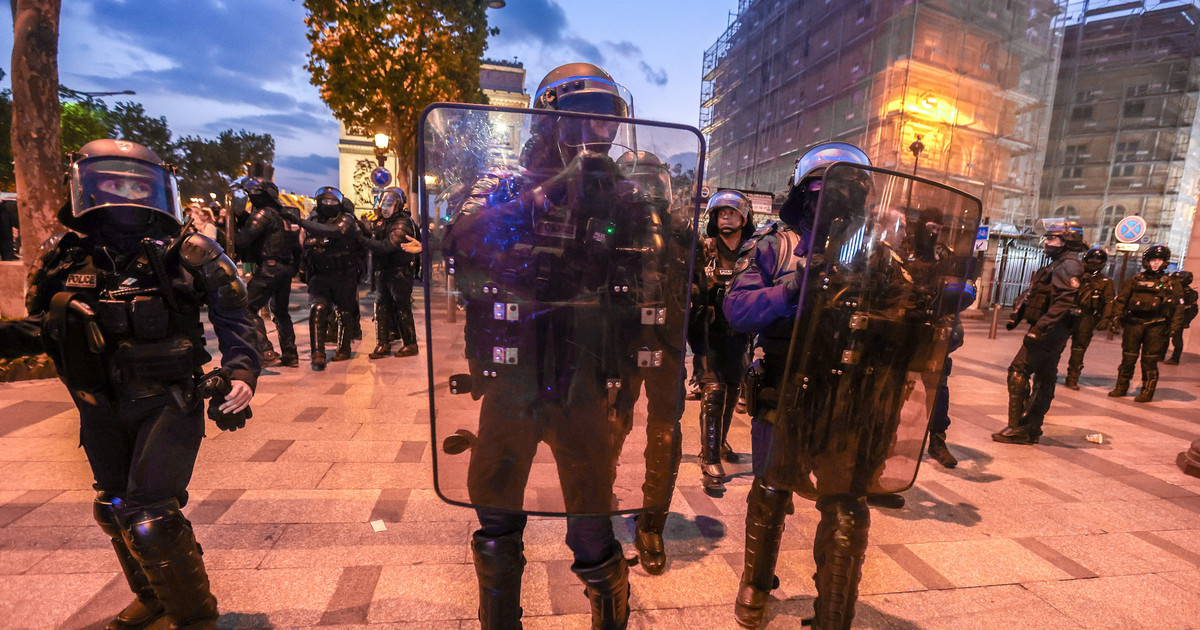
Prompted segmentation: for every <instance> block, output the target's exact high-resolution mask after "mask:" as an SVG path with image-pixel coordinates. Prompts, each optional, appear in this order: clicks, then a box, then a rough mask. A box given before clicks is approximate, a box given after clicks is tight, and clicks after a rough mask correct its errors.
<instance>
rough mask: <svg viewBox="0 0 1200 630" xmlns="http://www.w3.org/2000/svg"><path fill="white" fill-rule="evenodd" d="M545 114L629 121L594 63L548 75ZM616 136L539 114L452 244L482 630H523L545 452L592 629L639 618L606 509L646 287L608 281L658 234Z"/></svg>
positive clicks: (598, 125)
mask: <svg viewBox="0 0 1200 630" xmlns="http://www.w3.org/2000/svg"><path fill="white" fill-rule="evenodd" d="M534 108H535V109H542V110H555V111H563V112H580V113H588V114H600V115H607V116H613V115H617V116H624V115H625V114H626V113H627V112H628V105H627V101H626V100H625V99H623V98H621V95H620V93H619V91H618V89H617V87H616V85H615V83H614V82H613V79H612V77H611V76H609V75H608V74H607V73H606V72H604V71H603V70H601V69H600V68H598V67H596V66H594V65H592V64H588V63H572V64H567V65H564V66H560V67H558V68H556V69H554V70H552V71H551V72H550V73H549V74H547V75H546V77H545V78H544V79H543V80H542V81H541V83H540V84H539V86H538V89H537V92H536V94H535V96H534ZM617 129H618V123H616V122H610V121H607V120H605V119H604V118H601V117H599V116H589V117H572V116H557V115H539V116H534V117H533V121H532V127H531V132H530V133H531V137H530V139H529V140H528V141H527V142H526V143H525V145H524V147H523V148H522V150H521V157H520V167H521V170H520V172H519V173H513V172H512V171H508V172H506V173H505V172H497V173H492V174H489V175H486V176H484V177H483V178H481V179H480V180H479V181H476V182H474V183H473V185H471V192H470V197H469V198H468V199H467V201H466V202H465V204H464V205H463V206H462V208H461V209H460V210H459V212H458V213H457V214H456V215H455V216H454V218H453V220H452V221H451V223H450V224H449V225H448V226H447V229H446V233H445V237H444V240H443V244H442V246H443V251H444V253H445V255H446V259H447V264H448V265H449V266H451V268H453V269H454V274H455V278H456V282H457V286H458V288H459V289H460V291H461V292H462V295H463V298H464V300H465V310H466V313H465V314H466V325H465V328H464V333H465V337H466V349H465V353H466V358H467V361H468V364H469V366H470V369H471V374H470V375H469V377H467V376H465V375H464V376H463V377H462V378H463V379H468V378H469V380H460V381H459V386H458V387H459V388H461V387H462V383H463V382H467V383H468V384H469V385H468V387H469V391H470V393H471V395H472V396H473V397H474V398H477V399H481V401H482V402H481V408H480V411H479V417H478V437H477V438H474V439H473V444H472V446H470V449H471V453H470V460H469V468H468V471H467V474H466V480H467V481H466V485H467V490H468V492H469V495H470V503H471V504H472V505H475V506H479V507H477V508H476V512H477V515H478V517H479V522H480V529H479V530H478V531H476V532H475V533H474V535H473V536H472V543H471V549H472V553H473V557H474V562H475V571H476V575H477V577H478V581H479V597H480V604H479V618H480V623H481V627H482V628H484V629H485V630H488V629H496V628H519V627H520V618H521V607H520V592H521V591H520V584H521V577H522V574H523V571H524V565H525V558H524V554H523V552H522V549H523V543H522V538H523V533H524V529H525V525H526V522H527V517H526V516H525V514H524V513H522V510H523V509H524V499H525V497H524V493H525V490H526V488H525V482H526V481H527V480H528V477H529V471H530V466H531V465H532V463H533V457H534V452H535V451H536V449H537V446H538V443H539V442H545V443H546V444H547V445H548V446H549V448H550V451H551V452H552V454H553V457H554V461H555V463H556V467H555V468H556V469H557V471H558V474H559V475H560V478H559V483H560V485H561V495H562V497H563V500H564V502H565V506H566V507H565V513H566V514H569V516H567V527H566V530H567V534H566V542H567V546H568V547H570V548H571V551H572V553H573V555H574V557H575V562H574V564H573V565H572V567H571V570H572V571H573V572H574V573H575V574H576V575H577V576H578V577H579V578H580V580H582V581H583V583H584V584H585V585H586V590H587V595H588V598H589V600H590V601H591V608H592V627H593V628H624V627H625V626H626V623H627V621H628V617H629V577H628V574H629V567H628V564H627V563H626V561H625V558H624V556H623V555H622V551H621V545H620V543H619V542H618V541H617V539H616V537H615V536H614V534H613V529H612V521H611V519H610V517H609V516H608V514H609V513H610V512H611V511H612V508H613V494H612V493H613V482H614V480H615V475H616V455H615V453H614V452H613V449H615V448H616V447H617V445H619V443H620V442H622V441H623V439H624V435H625V434H626V433H627V432H628V431H627V429H626V428H625V427H624V426H622V425H623V422H620V421H617V420H619V419H623V418H624V417H625V415H624V414H623V413H622V411H623V409H624V407H623V405H621V404H620V403H619V401H618V398H619V396H620V393H619V390H620V389H623V388H624V387H623V375H624V374H625V371H626V370H627V369H628V364H627V363H626V362H625V361H624V359H623V358H622V357H621V355H622V354H623V352H624V350H625V349H626V348H627V345H626V342H627V340H628V339H629V338H630V337H631V336H633V334H635V333H634V331H635V330H636V329H635V328H634V327H636V326H638V325H639V313H638V309H637V308H636V305H637V302H636V301H634V300H633V298H634V297H635V296H633V295H631V293H630V288H631V286H630V285H634V287H636V284H635V283H634V282H633V280H634V279H636V277H637V276H636V275H635V276H633V277H632V278H629V277H627V278H624V279H623V280H620V281H619V282H623V283H624V282H628V283H629V284H618V285H616V286H615V288H614V286H612V285H610V284H609V282H608V280H607V278H608V277H609V276H608V271H610V270H612V269H613V268H614V265H615V266H620V267H623V266H624V265H625V264H626V263H627V264H628V265H630V267H625V268H626V269H629V271H630V273H635V274H636V270H635V269H634V268H633V267H632V266H633V265H636V264H638V261H640V260H641V259H642V256H643V254H644V253H649V251H650V250H648V249H645V248H646V247H647V246H648V244H647V243H644V242H642V241H641V239H640V238H639V237H638V235H643V234H646V233H647V231H646V228H647V227H648V226H646V225H645V220H646V218H647V217H648V216H649V213H648V211H647V209H646V207H645V203H646V200H645V198H644V197H643V196H641V195H638V194H637V189H636V187H635V186H634V184H633V183H632V182H630V181H628V180H627V179H626V178H625V177H624V176H623V175H622V174H621V172H620V169H619V167H618V166H617V165H616V163H615V161H614V160H612V159H611V158H610V157H609V156H608V151H609V150H610V148H611V146H612V143H613V140H614V135H615V133H616V132H617ZM650 247H651V248H652V246H650ZM597 265H599V266H597ZM614 281H617V280H614ZM622 288H624V290H622ZM580 295H583V296H591V295H595V296H596V299H594V300H592V299H588V300H584V301H583V302H577V301H576V297H577V296H580ZM626 306H628V307H629V308H625V307H626ZM610 313H620V314H623V315H625V317H619V318H617V319H612V318H610V317H608V316H607V314H610ZM654 316H655V315H654V314H653V313H652V314H651V317H652V318H653V317H654ZM626 324H629V325H630V326H629V327H628V328H627V327H625V325H626ZM651 355H652V353H651ZM647 361H651V362H652V361H653V356H649V357H647ZM452 387H453V386H452ZM458 393H464V392H463V391H462V390H461V389H458ZM447 452H448V453H449V451H447ZM440 465H443V464H439V466H440Z"/></svg>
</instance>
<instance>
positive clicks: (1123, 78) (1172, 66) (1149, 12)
mask: <svg viewBox="0 0 1200 630" xmlns="http://www.w3.org/2000/svg"><path fill="white" fill-rule="evenodd" d="M1070 13H1071V16H1072V19H1071V23H1070V24H1069V25H1068V26H1067V28H1066V31H1065V35H1064V43H1063V52H1062V63H1061V65H1060V69H1059V78H1058V90H1057V95H1056V97H1055V100H1054V115H1053V119H1052V123H1051V126H1050V138H1049V144H1048V147H1049V148H1048V151H1047V155H1046V163H1045V170H1044V172H1043V176H1042V192H1041V198H1040V204H1039V209H1038V210H1039V214H1040V215H1041V216H1046V217H1069V218H1073V219H1077V220H1078V221H1080V222H1081V223H1082V224H1083V225H1084V228H1085V238H1086V239H1087V241H1088V242H1089V243H1095V244H1099V245H1103V246H1107V247H1108V249H1109V251H1110V253H1111V252H1113V247H1114V246H1115V242H1116V241H1115V235H1114V232H1113V228H1114V226H1115V225H1116V224H1117V222H1119V221H1120V220H1121V219H1122V218H1123V217H1125V216H1129V215H1138V216H1141V217H1142V218H1143V219H1145V221H1146V223H1147V231H1146V234H1145V236H1143V237H1142V239H1141V244H1142V249H1143V250H1144V249H1145V245H1146V244H1149V243H1166V244H1167V245H1168V246H1169V247H1170V248H1171V251H1172V253H1173V254H1174V255H1175V261H1176V262H1178V261H1180V260H1182V258H1183V256H1184V254H1185V253H1186V251H1187V249H1188V242H1189V240H1190V238H1191V231H1192V223H1193V219H1194V216H1195V212H1196V203H1197V193H1198V190H1197V189H1198V187H1200V120H1198V119H1197V116H1196V105H1197V96H1198V94H1200V8H1197V6H1196V2H1194V1H1190V2H1185V1H1177V2H1144V3H1143V2H1107V3H1106V2H1095V1H1093V2H1081V1H1078V0H1077V1H1075V2H1072V6H1071V11H1070Z"/></svg>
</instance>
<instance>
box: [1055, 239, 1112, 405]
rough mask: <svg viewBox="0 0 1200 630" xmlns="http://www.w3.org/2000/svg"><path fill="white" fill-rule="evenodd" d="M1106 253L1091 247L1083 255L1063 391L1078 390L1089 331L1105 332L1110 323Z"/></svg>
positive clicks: (1110, 312) (1110, 310) (1089, 342)
mask: <svg viewBox="0 0 1200 630" xmlns="http://www.w3.org/2000/svg"><path fill="white" fill-rule="evenodd" d="M1107 262H1108V252H1106V251H1104V248H1103V247H1093V248H1091V249H1089V250H1087V253H1085V254H1084V255H1083V275H1082V276H1080V277H1079V282H1080V284H1081V286H1080V287H1079V291H1078V293H1076V295H1077V296H1078V299H1079V317H1078V318H1076V320H1075V328H1074V329H1073V330H1072V331H1071V358H1070V360H1069V361H1068V362H1067V380H1066V382H1064V383H1063V384H1064V385H1066V386H1067V389H1079V375H1080V374H1081V373H1082V372H1083V355H1084V353H1086V352H1087V349H1088V346H1089V345H1091V343H1092V332H1093V331H1096V330H1108V327H1109V325H1110V324H1111V323H1112V302H1113V296H1114V295H1115V294H1116V290H1115V289H1114V288H1113V281H1112V280H1110V279H1109V277H1108V276H1106V275H1104V265H1105V263H1107Z"/></svg>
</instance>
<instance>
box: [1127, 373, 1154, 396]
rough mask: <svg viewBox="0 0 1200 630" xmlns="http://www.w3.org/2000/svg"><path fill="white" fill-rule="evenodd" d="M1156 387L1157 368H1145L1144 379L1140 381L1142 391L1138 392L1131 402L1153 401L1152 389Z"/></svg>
mask: <svg viewBox="0 0 1200 630" xmlns="http://www.w3.org/2000/svg"><path fill="white" fill-rule="evenodd" d="M1157 387H1158V370H1146V380H1144V381H1142V391H1140V392H1138V395H1137V398H1134V399H1133V402H1140V403H1148V402H1153V401H1154V390H1155V389H1156V388H1157Z"/></svg>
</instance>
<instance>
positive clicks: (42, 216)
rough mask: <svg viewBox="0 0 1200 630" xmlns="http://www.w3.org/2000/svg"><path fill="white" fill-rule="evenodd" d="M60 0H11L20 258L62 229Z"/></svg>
mask: <svg viewBox="0 0 1200 630" xmlns="http://www.w3.org/2000/svg"><path fill="white" fill-rule="evenodd" d="M61 9H62V7H61V4H60V2H59V0H13V6H12V11H13V50H12V71H13V76H12V86H13V87H12V112H13V117H12V129H11V134H12V135H11V138H12V152H13V170H14V174H15V180H16V188H17V207H18V210H19V212H20V216H21V258H22V260H24V261H25V264H26V265H31V264H33V261H34V259H35V258H36V257H37V251H38V248H39V247H41V245H42V242H44V241H45V240H46V239H47V238H49V237H50V235H51V234H53V233H54V232H57V231H59V230H61V229H62V228H61V226H60V225H59V223H58V220H57V219H56V217H55V213H56V212H57V211H58V209H59V208H60V207H61V206H62V204H63V200H64V199H65V197H66V195H65V191H64V190H63V186H62V149H61V145H60V136H59V120H58V112H59V104H58V20H59V15H60V12H61Z"/></svg>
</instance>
